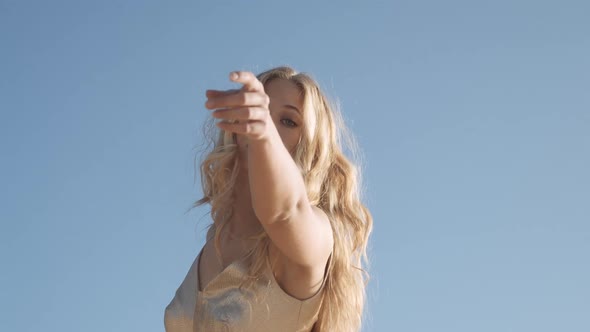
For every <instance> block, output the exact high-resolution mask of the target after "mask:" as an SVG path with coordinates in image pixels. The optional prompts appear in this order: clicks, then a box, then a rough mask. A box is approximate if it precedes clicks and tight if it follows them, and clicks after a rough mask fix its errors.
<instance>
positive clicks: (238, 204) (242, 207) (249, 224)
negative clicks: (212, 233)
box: [226, 168, 262, 237]
mask: <svg viewBox="0 0 590 332" xmlns="http://www.w3.org/2000/svg"><path fill="white" fill-rule="evenodd" d="M239 172H240V173H239V174H238V177H237V179H236V185H235V187H234V195H235V199H234V203H233V214H232V217H231V218H230V219H229V222H228V224H227V225H226V229H227V230H228V231H229V233H231V234H233V235H234V236H240V237H247V236H250V235H254V234H256V233H258V232H260V231H261V230H262V225H261V224H260V221H259V220H258V218H257V217H256V213H255V212H254V208H253V207H252V196H251V195H250V182H249V180H248V170H247V169H246V168H241V169H240V171H239Z"/></svg>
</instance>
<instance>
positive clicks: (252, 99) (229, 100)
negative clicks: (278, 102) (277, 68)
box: [205, 92, 270, 109]
mask: <svg viewBox="0 0 590 332" xmlns="http://www.w3.org/2000/svg"><path fill="white" fill-rule="evenodd" d="M269 102H270V99H269V98H268V96H267V95H266V94H265V93H260V92H239V93H233V94H231V93H230V94H224V95H220V96H216V97H211V98H209V99H208V100H207V102H206V103H205V107H207V108H208V109H216V108H230V107H239V106H264V107H268V104H269Z"/></svg>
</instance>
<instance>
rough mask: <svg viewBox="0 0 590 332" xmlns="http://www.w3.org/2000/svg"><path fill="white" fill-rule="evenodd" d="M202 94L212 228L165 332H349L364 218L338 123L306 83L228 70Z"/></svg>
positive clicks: (286, 73)
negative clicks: (212, 126)
mask: <svg viewBox="0 0 590 332" xmlns="http://www.w3.org/2000/svg"><path fill="white" fill-rule="evenodd" d="M230 80H231V81H233V82H237V83H241V84H242V85H243V86H242V88H241V89H234V90H226V91H219V90H207V92H206V95H207V98H208V99H207V102H206V104H205V106H206V108H207V109H209V110H214V111H213V112H212V118H215V119H221V121H220V122H217V123H216V124H217V126H218V127H219V128H220V132H219V135H218V137H217V140H216V142H215V146H214V149H213V151H211V152H210V153H209V154H208V155H207V157H206V158H205V160H204V161H203V162H202V164H201V181H202V184H203V192H204V197H203V198H201V199H200V200H199V201H197V202H196V203H195V205H194V206H193V207H196V206H199V205H202V204H205V203H209V204H210V205H211V216H212V219H213V223H212V224H211V225H210V228H209V230H208V232H207V241H206V243H205V245H204V246H203V248H202V249H201V251H200V253H199V254H198V255H197V257H196V258H195V260H194V262H193V264H192V266H191V267H190V269H189V272H188V274H187V275H186V277H185V279H184V280H183V282H182V284H181V286H180V287H179V288H178V290H177V291H176V294H175V296H174V298H173V299H172V301H171V302H170V304H169V305H168V306H167V307H166V310H165V315H164V322H165V327H166V331H167V332H183V331H258V332H264V331H339V332H341V331H358V330H360V326H361V318H362V315H363V307H364V302H365V287H366V282H367V276H366V275H365V270H364V269H363V267H362V266H361V264H362V263H365V264H366V263H367V256H366V245H367V241H368V237H369V234H370V232H371V228H372V217H371V214H370V212H369V211H368V210H367V208H366V207H365V206H364V205H363V204H362V203H361V202H360V199H359V189H358V180H359V179H358V175H357V169H356V167H355V166H354V165H353V164H351V163H350V162H349V161H348V160H347V158H346V157H345V156H344V154H343V153H342V149H341V147H340V143H339V142H340V134H341V133H340V131H342V130H344V125H343V122H342V120H341V118H340V117H339V115H338V113H337V112H336V110H335V109H333V108H332V107H331V106H330V104H329V103H328V102H327V99H326V97H325V96H324V94H323V93H322V92H321V91H320V88H319V86H318V84H317V83H316V82H315V81H314V80H313V79H312V78H311V77H310V76H308V75H306V74H304V73H297V72H296V71H295V70H293V69H292V68H289V67H278V68H274V69H271V70H268V71H266V72H263V73H261V74H259V75H258V76H255V75H254V74H252V73H250V72H233V73H231V74H230Z"/></svg>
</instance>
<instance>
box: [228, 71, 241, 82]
mask: <svg viewBox="0 0 590 332" xmlns="http://www.w3.org/2000/svg"><path fill="white" fill-rule="evenodd" d="M238 77H239V75H238V73H237V72H235V71H234V72H232V73H231V74H229V78H231V79H232V80H237V79H238Z"/></svg>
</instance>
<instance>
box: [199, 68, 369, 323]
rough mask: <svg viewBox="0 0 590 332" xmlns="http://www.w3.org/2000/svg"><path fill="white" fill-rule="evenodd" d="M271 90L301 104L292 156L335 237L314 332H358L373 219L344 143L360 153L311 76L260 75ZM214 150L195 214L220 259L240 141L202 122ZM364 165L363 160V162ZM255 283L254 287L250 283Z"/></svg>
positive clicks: (264, 239)
mask: <svg viewBox="0 0 590 332" xmlns="http://www.w3.org/2000/svg"><path fill="white" fill-rule="evenodd" d="M257 77H258V79H259V80H260V81H261V82H262V83H263V84H264V85H266V84H267V83H269V82H270V81H271V80H273V79H277V78H282V79H287V80H290V81H291V82H293V83H295V84H296V85H297V86H298V87H299V88H300V89H301V92H302V96H303V118H304V119H303V122H304V123H303V128H302V135H301V139H300V141H299V143H298V145H297V147H296V149H295V151H294V153H293V160H294V161H295V163H296V164H297V166H298V167H299V170H300V171H301V175H302V177H303V179H304V182H305V186H306V189H307V196H308V198H309V202H310V203H311V204H312V205H315V206H317V207H319V208H321V209H322V210H323V211H324V212H325V213H326V215H327V216H328V218H329V220H330V223H331V225H332V230H333V233H334V248H333V252H332V258H331V259H330V260H329V265H328V266H327V269H326V271H327V276H326V281H325V285H324V289H323V294H322V306H321V308H320V311H319V315H318V320H317V322H316V323H315V325H314V329H313V331H339V332H341V331H359V330H360V328H361V322H362V318H363V315H364V313H365V312H364V310H365V302H366V286H367V282H368V280H369V274H368V272H367V270H368V264H369V261H368V257H367V242H368V239H369V235H370V233H371V230H372V225H373V218H372V216H371V213H370V212H369V210H368V209H367V208H366V207H365V205H363V203H362V202H361V197H360V196H361V189H362V186H361V182H360V181H361V177H360V174H359V173H360V165H355V164H354V163H352V162H351V161H349V159H348V158H347V157H346V156H345V155H344V153H343V150H342V143H343V142H342V141H343V139H344V143H345V146H346V147H347V148H348V149H349V152H351V153H352V155H353V156H352V157H353V158H355V159H358V156H359V155H358V151H359V150H358V147H357V145H356V141H355V140H354V138H353V136H352V135H351V134H350V132H349V130H348V129H347V128H346V126H345V124H344V121H343V119H342V117H341V114H340V112H339V111H338V109H337V107H334V106H333V105H332V104H331V103H330V102H329V100H328V98H327V97H326V96H325V95H324V94H323V93H322V91H321V90H320V87H319V85H318V83H317V82H316V81H315V80H314V79H313V78H312V77H311V76H309V75H308V74H306V73H297V72H296V71H295V70H294V69H293V68H290V67H277V68H273V69H270V70H267V71H265V72H263V73H261V74H259V75H258V76H257ZM204 128H205V136H206V137H207V138H208V139H209V147H210V145H211V144H213V149H212V150H211V149H210V148H205V150H204V151H205V153H206V155H205V158H204V160H203V161H202V162H201V165H200V170H201V185H202V188H203V197H202V198H201V199H199V200H198V201H196V202H195V203H194V204H193V205H192V207H191V209H192V208H194V207H197V206H200V205H203V204H205V203H209V204H210V205H211V217H212V219H213V223H212V224H211V225H210V226H209V231H208V232H207V233H208V234H213V233H214V234H215V235H214V237H215V248H216V252H217V255H218V256H220V234H221V230H222V229H223V227H224V226H225V225H226V223H227V221H228V220H229V218H230V217H231V215H232V213H233V211H232V203H233V202H234V197H235V196H234V194H235V193H234V192H233V190H232V188H233V187H234V184H235V183H236V178H237V175H238V170H239V164H238V159H239V158H238V148H237V144H236V137H235V134H232V133H230V132H224V131H222V130H220V129H218V128H217V127H216V126H214V123H213V119H209V121H206V122H205V126H204ZM358 161H359V162H360V160H358ZM254 238H256V239H257V242H256V243H257V244H256V245H255V246H254V249H253V250H252V251H251V252H250V253H249V255H250V256H251V257H252V258H253V259H252V264H251V265H250V268H249V269H250V270H249V273H250V276H253V278H255V276H258V275H260V273H261V272H262V269H263V268H264V266H265V257H266V256H265V255H266V253H267V249H268V245H269V241H270V239H269V237H268V235H267V234H266V233H265V232H264V231H262V232H261V233H259V234H257V235H256V236H254ZM252 281H253V280H250V282H252Z"/></svg>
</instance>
